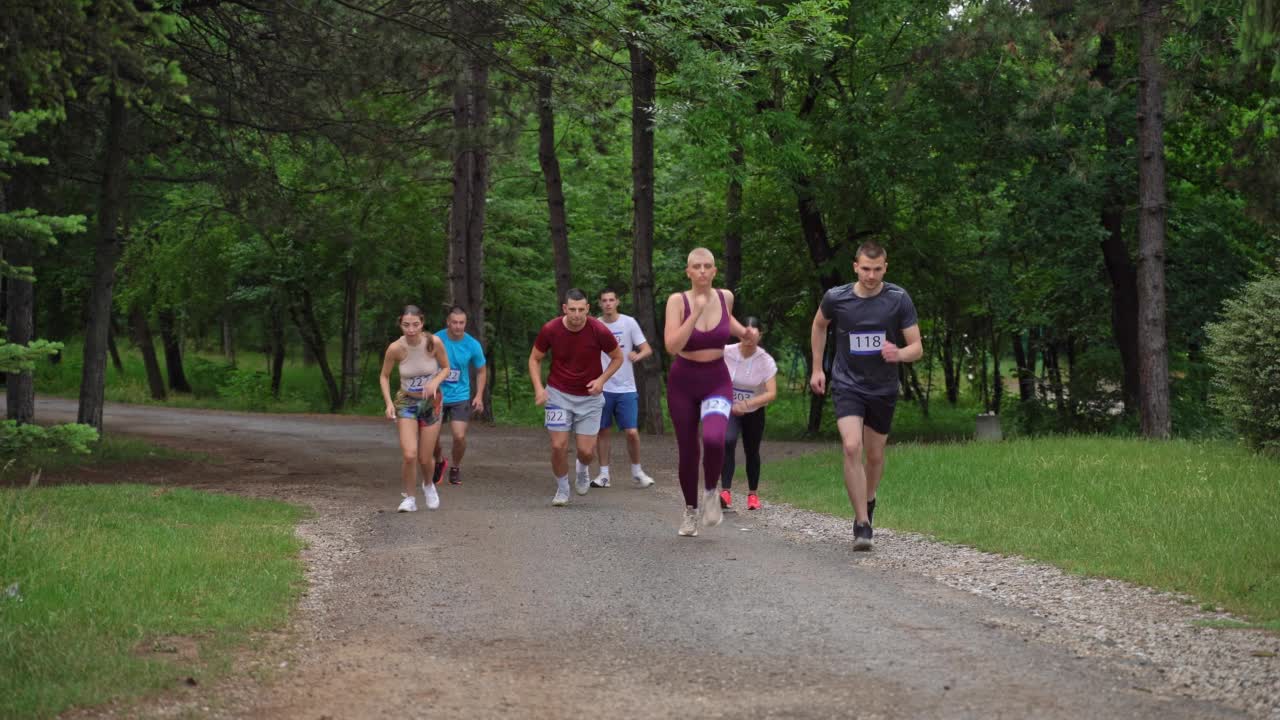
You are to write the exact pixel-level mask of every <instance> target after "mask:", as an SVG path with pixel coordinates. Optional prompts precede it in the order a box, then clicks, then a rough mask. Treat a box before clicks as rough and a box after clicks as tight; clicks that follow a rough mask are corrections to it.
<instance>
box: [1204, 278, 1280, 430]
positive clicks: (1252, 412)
mask: <svg viewBox="0 0 1280 720" xmlns="http://www.w3.org/2000/svg"><path fill="white" fill-rule="evenodd" d="M1277 308H1280V275H1269V276H1266V277H1263V278H1261V279H1259V280H1255V281H1253V282H1251V283H1249V284H1247V285H1245V287H1244V290H1243V291H1242V292H1241V293H1240V296H1239V297H1238V298H1236V299H1234V300H1228V301H1226V302H1225V303H1224V304H1223V311H1222V320H1221V321H1219V322H1216V323H1211V324H1210V325H1209V326H1208V335H1209V345H1208V356H1209V359H1210V361H1211V362H1212V363H1213V366H1214V380H1213V387H1214V390H1215V393H1214V394H1213V396H1212V397H1211V402H1212V403H1213V405H1214V407H1216V408H1218V409H1219V410H1220V411H1222V414H1223V415H1225V416H1226V417H1227V418H1228V419H1229V420H1230V421H1231V423H1232V425H1233V426H1235V428H1236V431H1237V432H1239V433H1240V436H1241V437H1242V438H1244V440H1245V442H1247V443H1248V444H1249V445H1250V447H1253V448H1255V449H1258V450H1264V451H1268V452H1272V453H1280V312H1277V310H1276V309H1277Z"/></svg>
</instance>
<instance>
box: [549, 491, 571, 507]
mask: <svg viewBox="0 0 1280 720" xmlns="http://www.w3.org/2000/svg"><path fill="white" fill-rule="evenodd" d="M568 504H569V488H567V487H563V488H556V496H555V497H553V498H551V505H552V507H564V506H565V505H568Z"/></svg>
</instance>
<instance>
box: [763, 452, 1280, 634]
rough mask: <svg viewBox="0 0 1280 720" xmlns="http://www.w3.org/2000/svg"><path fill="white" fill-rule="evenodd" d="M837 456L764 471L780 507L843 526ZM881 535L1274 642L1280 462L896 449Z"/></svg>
mask: <svg viewBox="0 0 1280 720" xmlns="http://www.w3.org/2000/svg"><path fill="white" fill-rule="evenodd" d="M841 473H842V471H841V456H840V453H839V452H838V451H833V452H828V453H822V454H819V455H817V456H807V457H804V458H801V459H794V460H787V461H782V462H778V463H772V464H769V465H767V466H766V467H765V468H764V472H763V480H764V482H765V483H766V484H767V487H766V489H765V491H766V492H767V493H769V495H771V496H773V497H776V498H777V499H778V500H781V501H784V502H788V503H791V504H794V505H797V506H799V507H805V508H809V509H812V510H817V511H819V512H824V513H830V514H833V515H839V516H844V517H851V516H852V510H851V508H850V505H849V500H848V498H847V496H846V495H845V490H844V484H843V481H842V480H841V477H842V474H841ZM878 496H879V499H880V504H879V505H878V509H877V512H876V520H877V522H878V523H879V524H882V525H884V526H886V527H891V528H894V529H896V530H912V531H916V532H921V533H926V534H928V535H932V536H934V537H937V538H939V539H942V540H945V541H949V542H956V543H962V544H964V545H970V546H973V547H976V548H979V549H982V550H987V551H991V552H997V553H1004V554H1017V555H1023V556H1026V557H1029V558H1033V559H1036V560H1040V561H1043V562H1048V563H1052V564H1054V565H1057V566H1059V567H1061V568H1063V569H1065V570H1067V571H1069V572H1074V573H1081V574H1086V575H1098V576H1105V577H1114V578H1120V579H1124V580H1128V581H1131V582H1134V583H1138V584H1141V585H1147V586H1151V587H1156V588H1162V589H1166V590H1172V591H1176V592H1182V593H1187V594H1189V595H1192V596H1194V597H1195V598H1197V601H1198V602H1203V603H1205V604H1206V605H1209V606H1217V607H1222V608H1226V609H1227V610H1229V611H1231V612H1232V613H1238V614H1241V615H1244V616H1246V617H1249V618H1251V619H1252V620H1253V621H1255V622H1258V623H1261V624H1263V625H1265V626H1267V627H1269V628H1271V629H1273V630H1280V463H1278V462H1276V461H1274V460H1268V459H1265V458H1262V457H1259V456H1257V455H1253V454H1250V453H1249V452H1247V451H1245V450H1243V449H1242V448H1239V447H1237V446H1234V445H1231V444H1228V443H1223V442H1192V441H1172V442H1163V443H1160V442H1148V441H1142V440H1136V439H1121V438H1105V437H1057V438H1041V439H1023V440H1014V441H1008V442H1004V443H969V444H942V445H898V446H894V447H891V448H890V450H889V459H888V465H887V469H886V473H885V478H884V481H883V485H882V487H881V490H880V492H879V494H878Z"/></svg>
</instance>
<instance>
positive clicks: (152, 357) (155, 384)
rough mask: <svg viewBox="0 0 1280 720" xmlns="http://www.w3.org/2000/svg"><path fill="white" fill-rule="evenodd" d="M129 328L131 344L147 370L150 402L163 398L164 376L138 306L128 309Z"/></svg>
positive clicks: (144, 316)
mask: <svg viewBox="0 0 1280 720" xmlns="http://www.w3.org/2000/svg"><path fill="white" fill-rule="evenodd" d="M129 326H130V329H131V331H132V333H133V343H134V344H135V345H137V346H138V351H139V352H141V353H142V365H143V367H145V368H146V370H147V386H148V387H149V388H150V389H151V399H152V400H163V399H164V398H165V390H164V376H163V375H161V374H160V363H159V362H158V361H157V360H156V346H155V344H154V343H152V342H151V328H150V327H148V325H147V314H146V313H145V312H143V311H142V307H141V306H140V305H136V304H135V305H134V306H133V307H132V308H130V309H129Z"/></svg>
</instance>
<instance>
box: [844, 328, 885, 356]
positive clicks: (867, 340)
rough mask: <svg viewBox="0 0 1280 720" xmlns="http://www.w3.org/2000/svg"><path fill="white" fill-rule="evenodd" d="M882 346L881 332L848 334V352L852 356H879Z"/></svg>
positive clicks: (882, 337)
mask: <svg viewBox="0 0 1280 720" xmlns="http://www.w3.org/2000/svg"><path fill="white" fill-rule="evenodd" d="M884 344H885V334H884V331H883V330H878V331H876V332H851V333H849V352H850V353H851V354H853V355H879V354H880V350H881V349H882V348H884Z"/></svg>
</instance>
